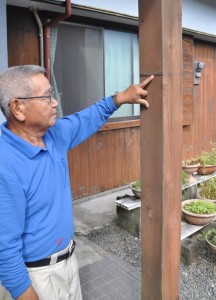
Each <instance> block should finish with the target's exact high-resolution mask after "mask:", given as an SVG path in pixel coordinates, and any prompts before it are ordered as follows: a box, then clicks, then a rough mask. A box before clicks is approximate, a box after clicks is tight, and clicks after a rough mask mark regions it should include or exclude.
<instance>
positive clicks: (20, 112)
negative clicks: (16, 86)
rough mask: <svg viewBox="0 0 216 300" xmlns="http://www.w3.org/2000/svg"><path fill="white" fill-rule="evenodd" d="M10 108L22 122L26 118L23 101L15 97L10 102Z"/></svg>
mask: <svg viewBox="0 0 216 300" xmlns="http://www.w3.org/2000/svg"><path fill="white" fill-rule="evenodd" d="M10 110H11V112H12V114H13V116H14V117H15V118H16V119H17V120H18V121H20V122H22V121H24V120H25V104H24V103H23V101H20V100H18V99H13V100H11V102H10Z"/></svg>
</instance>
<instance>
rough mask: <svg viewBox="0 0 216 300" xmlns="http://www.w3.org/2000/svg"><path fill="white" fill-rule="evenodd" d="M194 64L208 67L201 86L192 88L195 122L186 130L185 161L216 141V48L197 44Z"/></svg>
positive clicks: (202, 77)
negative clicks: (199, 62) (202, 63)
mask: <svg viewBox="0 0 216 300" xmlns="http://www.w3.org/2000/svg"><path fill="white" fill-rule="evenodd" d="M193 61H202V62H204V63H205V66H204V68H203V71H202V73H201V80H200V84H199V85H194V86H193V89H194V92H193V112H192V114H193V122H192V123H191V125H190V126H184V129H183V139H184V142H183V143H184V146H183V158H187V157H193V156H196V155H198V154H200V153H201V151H203V150H207V149H209V148H210V143H211V142H215V141H216V89H215V83H216V45H215V44H211V43H206V42H205V43H204V42H199V41H195V42H194V58H193Z"/></svg>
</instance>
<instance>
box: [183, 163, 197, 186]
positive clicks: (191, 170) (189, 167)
mask: <svg viewBox="0 0 216 300" xmlns="http://www.w3.org/2000/svg"><path fill="white" fill-rule="evenodd" d="M199 165H200V164H196V165H185V166H184V165H183V166H182V170H183V171H184V172H186V173H187V174H189V183H193V182H196V178H194V177H193V175H192V174H193V173H195V172H197V170H198V167H199Z"/></svg>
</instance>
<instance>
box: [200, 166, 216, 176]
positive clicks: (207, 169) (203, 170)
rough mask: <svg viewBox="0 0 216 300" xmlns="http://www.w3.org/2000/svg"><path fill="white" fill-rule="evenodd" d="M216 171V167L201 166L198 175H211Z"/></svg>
mask: <svg viewBox="0 0 216 300" xmlns="http://www.w3.org/2000/svg"><path fill="white" fill-rule="evenodd" d="M215 171H216V165H206V166H199V167H198V170H197V173H198V174H199V175H210V174H213V173H214V172H215Z"/></svg>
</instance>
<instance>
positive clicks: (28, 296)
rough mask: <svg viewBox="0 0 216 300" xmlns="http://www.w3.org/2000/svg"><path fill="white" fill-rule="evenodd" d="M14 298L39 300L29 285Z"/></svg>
mask: <svg viewBox="0 0 216 300" xmlns="http://www.w3.org/2000/svg"><path fill="white" fill-rule="evenodd" d="M16 300H39V298H38V296H37V294H36V292H35V290H34V289H33V287H32V286H30V287H29V288H28V289H27V290H26V291H25V292H24V293H23V294H22V295H20V296H19V297H18V298H17V299H16Z"/></svg>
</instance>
